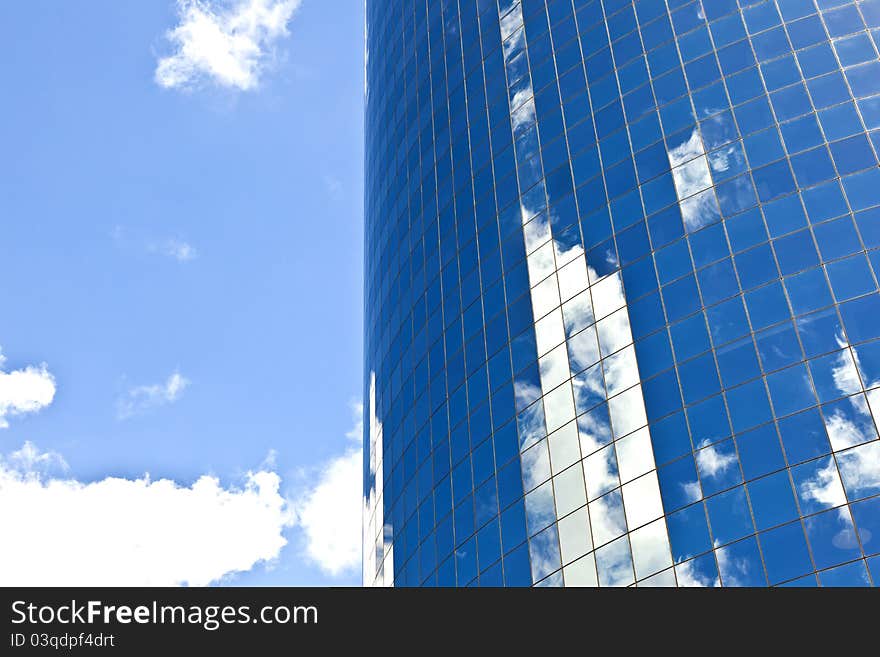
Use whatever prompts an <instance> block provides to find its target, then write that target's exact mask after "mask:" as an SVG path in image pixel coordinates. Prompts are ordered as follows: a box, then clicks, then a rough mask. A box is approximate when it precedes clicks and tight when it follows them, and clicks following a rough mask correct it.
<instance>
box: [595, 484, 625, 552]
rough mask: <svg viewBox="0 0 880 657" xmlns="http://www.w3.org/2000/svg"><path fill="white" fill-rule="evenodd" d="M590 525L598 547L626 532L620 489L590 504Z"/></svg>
mask: <svg viewBox="0 0 880 657" xmlns="http://www.w3.org/2000/svg"><path fill="white" fill-rule="evenodd" d="M590 523H591V525H592V528H593V541H595V543H596V545H604V544H605V543H608V542H609V541H612V540H614V539H615V538H617V537H618V536H621V535H623V534H624V533H625V532H626V517H625V515H624V511H623V498H622V497H621V495H620V489H618V490H616V491H613V492H611V493H608V494H607V495H605V496H604V497H600V498H599V499H598V500H594V501H593V502H590ZM628 551H629V550H627V552H628Z"/></svg>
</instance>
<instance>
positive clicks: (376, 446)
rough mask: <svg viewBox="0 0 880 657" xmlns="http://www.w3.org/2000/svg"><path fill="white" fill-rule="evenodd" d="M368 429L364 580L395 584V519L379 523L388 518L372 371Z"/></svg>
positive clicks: (380, 425) (380, 434) (386, 584)
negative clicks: (383, 491) (380, 524)
mask: <svg viewBox="0 0 880 657" xmlns="http://www.w3.org/2000/svg"><path fill="white" fill-rule="evenodd" d="M368 412H369V418H368V424H367V431H368V434H367V435H368V445H369V453H368V465H369V475H368V479H367V482H366V487H365V488H366V489H365V491H364V501H363V546H364V558H363V583H364V585H365V586H370V585H375V586H391V585H392V584H393V582H394V548H393V546H392V539H393V535H394V531H393V528H392V526H391V523H390V522H389V523H385V524H383V525H382V526H381V527H379V523H381V522H382V521H383V518H385V512H384V508H383V496H382V481H383V478H382V445H383V435H382V422H381V421H380V420H379V418H378V415H377V413H376V373H375V372H370V400H369V407H368Z"/></svg>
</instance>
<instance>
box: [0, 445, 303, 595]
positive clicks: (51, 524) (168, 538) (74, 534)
mask: <svg viewBox="0 0 880 657" xmlns="http://www.w3.org/2000/svg"><path fill="white" fill-rule="evenodd" d="M65 468H66V464H65V463H64V460H63V459H62V458H61V456H60V455H58V454H55V453H53V452H41V451H40V450H38V449H37V448H36V447H35V446H34V445H32V444H30V443H26V444H25V446H24V447H22V448H21V449H20V450H18V451H16V452H13V453H12V454H9V455H7V456H5V457H3V456H0V526H3V527H14V528H15V532H14V535H13V538H14V540H4V541H0V582H3V583H4V584H5V585H7V586H84V585H87V586H178V585H184V584H188V585H192V586H204V585H207V584H210V583H212V582H218V581H220V580H222V579H223V578H224V577H226V576H228V575H230V574H232V573H235V572H242V571H247V570H250V569H251V568H253V567H254V566H255V565H256V564H258V563H260V562H265V561H269V560H272V559H275V558H276V557H277V556H278V554H279V552H280V551H281V548H282V547H284V545H285V544H286V539H285V538H284V534H283V532H284V529H285V527H287V526H288V525H289V524H290V522H291V520H292V514H291V511H290V507H289V505H288V502H287V501H286V500H285V499H284V497H283V496H282V495H281V494H280V493H279V488H280V483H281V480H280V477H279V476H278V475H277V474H276V473H274V472H269V471H260V472H251V473H248V474H247V475H246V477H245V478H244V480H243V481H242V482H241V484H240V485H239V486H233V487H224V486H222V485H221V484H220V482H219V480H218V479H217V478H215V477H211V476H207V475H206V476H202V477H200V478H199V479H198V480H197V481H196V482H195V483H193V484H192V485H191V486H184V485H180V484H178V483H176V482H173V481H169V480H167V479H162V480H158V481H153V480H151V479H150V477H149V475H144V476H143V477H142V478H140V479H120V478H115V477H108V478H106V479H102V480H100V481H94V482H88V483H85V482H80V481H77V480H75V479H71V478H65V477H63V476H59V475H56V476H51V475H50V474H49V472H50V471H51V470H52V469H55V470H58V469H62V470H63V469H65Z"/></svg>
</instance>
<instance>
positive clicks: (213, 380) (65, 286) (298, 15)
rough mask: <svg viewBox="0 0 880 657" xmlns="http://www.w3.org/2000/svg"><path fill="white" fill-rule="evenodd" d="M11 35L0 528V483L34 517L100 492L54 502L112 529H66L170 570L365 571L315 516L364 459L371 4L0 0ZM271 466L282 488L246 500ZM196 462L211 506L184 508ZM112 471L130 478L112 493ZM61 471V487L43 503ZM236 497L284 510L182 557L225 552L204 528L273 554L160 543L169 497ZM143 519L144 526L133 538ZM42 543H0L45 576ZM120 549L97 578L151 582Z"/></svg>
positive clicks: (252, 579)
mask: <svg viewBox="0 0 880 657" xmlns="http://www.w3.org/2000/svg"><path fill="white" fill-rule="evenodd" d="M173 30H177V32H172V31H173ZM218 39H219V41H218ZM0 42H2V43H3V52H4V56H3V57H2V58H0V78H2V79H3V80H4V86H5V88H6V94H4V96H5V100H4V101H3V102H2V103H0V144H2V148H3V151H4V154H5V156H4V157H2V158H0V222H2V227H3V230H2V233H0V280H2V281H3V283H2V284H0V309H2V321H0V346H2V353H3V355H4V357H5V358H6V361H5V363H3V364H2V367H0V372H2V373H0V377H5V378H4V379H3V380H0V421H4V417H5V422H6V423H8V425H9V427H8V428H6V429H0V454H4V455H5V456H4V457H2V459H0V517H3V516H4V513H5V514H6V516H5V517H6V518H7V519H8V517H9V514H10V513H16V512H13V511H10V506H11V505H10V504H9V503H8V501H9V499H10V495H11V494H12V493H11V491H17V492H16V497H14V498H12V499H15V500H21V499H22V496H24V499H25V500H30V499H31V497H33V499H34V500H36V501H35V502H34V506H33V507H32V508H31V509H28V508H25V507H26V506H27V503H25V504H24V505H23V506H22V508H23V509H24V511H28V513H27V517H31V516H35V514H42V515H39V517H40V518H42V519H43V520H46V519H51V518H52V517H53V514H60V513H61V511H60V510H59V508H60V507H64V506H65V504H66V503H67V500H70V499H80V498H77V497H76V496H77V495H79V496H83V495H85V493H84V492H83V491H91V492H92V493H94V495H92V496H91V497H100V496H102V495H103V496H105V497H106V496H109V498H113V499H112V502H111V500H109V499H105V498H102V500H101V501H100V502H97V503H96V506H95V507H89V506H88V504H75V505H73V506H74V508H75V509H79V511H76V510H74V511H72V512H71V511H70V509H68V510H67V512H66V513H67V514H70V513H74V514H77V513H81V514H83V518H81V519H85V520H89V516H88V515H87V514H88V513H89V512H90V508H91V509H92V511H93V512H94V513H98V512H99V511H101V510H103V509H111V508H112V509H114V510H113V511H108V513H110V515H111V518H104V520H109V522H110V523H111V524H114V523H116V522H117V521H118V526H119V527H120V529H119V531H110V530H108V533H106V534H100V533H99V534H93V533H92V534H90V533H89V532H87V531H82V532H81V533H79V534H76V535H75V536H73V537H72V538H68V539H67V540H68V541H72V542H73V544H74V545H80V546H81V548H82V550H84V551H88V549H92V550H94V551H97V552H98V553H99V554H100V553H101V552H102V550H105V549H108V550H109V549H110V548H111V547H112V548H113V549H116V550H124V549H125V548H126V546H127V545H129V544H131V545H139V546H141V548H143V546H144V544H146V546H147V547H146V548H143V549H146V550H147V552H148V553H147V554H146V555H141V557H142V558H144V559H146V561H148V562H150V563H154V562H156V563H155V564H154V566H150V568H153V567H154V568H155V578H156V581H159V580H162V581H165V579H167V578H171V579H174V580H175V581H177V580H180V581H187V582H191V583H197V582H200V581H202V580H204V579H208V580H211V581H218V580H217V579H214V578H213V577H212V576H213V575H215V574H216V573H226V574H224V576H223V577H222V578H220V579H219V581H222V582H223V583H231V584H280V585H288V584H302V585H311V584H316V585H320V584H356V583H359V581H360V571H359V567H358V566H357V564H354V565H353V564H352V557H351V554H352V551H353V550H354V549H355V547H353V539H352V537H354V538H355V539H356V538H357V536H358V535H359V531H360V528H359V527H355V528H354V529H353V531H352V528H351V527H343V528H338V527H333V526H322V525H321V522H322V521H321V520H320V517H321V516H323V514H324V512H325V511H326V512H328V513H329V512H333V513H330V515H333V516H334V517H348V518H352V517H354V516H355V514H356V513H357V509H356V507H358V505H359V504H360V500H359V499H358V498H357V496H354V497H355V499H350V498H351V497H352V496H351V495H348V492H347V491H340V492H339V493H338V495H337V494H336V493H335V491H336V488H335V487H334V486H327V485H325V486H323V488H322V487H321V484H322V483H324V484H327V483H328V481H330V480H328V477H332V476H333V473H334V472H336V473H337V474H338V475H340V476H343V475H344V474H345V473H346V472H350V471H351V469H349V470H345V467H346V466H347V464H348V462H346V461H345V459H349V460H350V461H351V462H353V460H354V459H355V458H357V457H356V456H355V455H354V454H355V452H356V451H357V443H356V441H355V440H353V439H352V438H351V437H347V436H346V434H347V433H350V432H351V431H352V430H353V428H355V425H356V419H357V418H356V417H355V414H354V413H353V411H352V405H353V404H354V403H356V402H358V401H359V400H360V395H361V388H362V376H361V365H362V352H361V350H362V291H361V290H362V286H361V277H362V197H363V191H362V178H363V156H362V142H363V120H362V114H363V103H362V101H363V87H364V82H363V3H362V2H361V0H336V1H334V2H326V1H321V0H304V1H303V2H301V3H299V2H296V1H293V0H227V1H225V2H219V1H217V0H215V1H211V2H209V1H207V0H205V2H202V3H200V4H196V3H193V2H189V1H188V0H181V1H180V2H178V1H177V0H155V1H152V2H137V3H133V2H125V3H120V2H118V1H117V0H90V1H89V2H76V3H72V2H58V1H57V0H29V1H28V2H4V3H0ZM163 61H164V62H166V63H165V64H164V65H163V64H162V62H163ZM44 363H45V367H43V365H42V364H44ZM4 381H5V383H4ZM31 384H33V386H32V387H28V386H31ZM40 385H42V386H43V388H40ZM47 385H48V386H50V387H53V391H54V395H53V394H50V393H51V392H52V391H48V392H47V390H46V386H47ZM31 390H34V392H33V394H31V393H30V392H28V391H31ZM4 391H5V393H4ZM4 394H6V396H7V397H8V399H6V400H5V401H4V399H3V395H4ZM29 394H31V396H33V397H34V398H33V399H28V398H27V397H28V395H29ZM16 395H17V396H18V397H19V398H18V399H15V397H16ZM4 409H5V411H4ZM0 424H2V422H0ZM258 471H259V472H262V473H263V474H266V475H273V476H277V478H278V481H280V483H279V484H278V485H277V491H276V490H275V488H274V486H275V484H274V483H273V484H271V485H269V484H266V487H265V488H261V489H260V491H261V493H260V495H256V494H255V491H256V486H257V485H256V484H255V483H254V482H253V481H252V480H249V479H248V475H247V473H248V472H258ZM4 473H5V475H4ZM145 473H149V476H150V480H149V482H155V481H156V480H160V479H168V480H171V481H174V482H176V492H174V493H171V494H170V497H164V496H163V495H159V494H158V493H157V489H156V488H155V486H154V487H153V488H150V486H151V483H149V482H145V481H144V479H143V476H144V474H145ZM205 475H207V476H210V477H215V478H216V479H217V481H216V486H215V488H214V489H212V490H213V495H214V497H213V498H211V496H210V495H208V497H209V498H211V501H208V502H205V504H206V505H207V507H200V506H199V504H193V505H190V504H189V503H188V501H191V500H190V498H193V497H198V496H196V495H194V494H193V489H191V488H189V487H190V486H192V485H193V483H194V482H195V481H197V480H198V479H199V478H200V477H202V476H205ZM4 476H5V479H4ZM108 477H113V478H119V479H120V480H125V481H122V482H115V483H114V485H118V486H119V488H118V490H116V491H115V492H113V490H114V489H113V487H112V486H110V483H113V482H109V481H108V480H107V478H108ZM53 481H60V482H62V483H63V484H64V486H62V487H61V489H62V490H67V491H68V493H67V495H68V497H67V498H59V499H60V501H56V502H52V501H51V500H48V501H47V497H46V491H48V490H49V489H50V488H51V483H52V482H53ZM138 481H140V482H141V485H136V483H137V482H138ZM248 481H251V483H250V489H249V488H248V486H249V484H248ZM126 482H127V483H126ZM330 483H332V481H330ZM89 485H91V486H92V488H88V486H89ZM4 487H5V488H6V489H7V491H6V492H7V493H8V494H7V495H3V490H2V489H3V488H4ZM16 487H17V488H16ZM65 487H66V488H65ZM102 487H105V488H106V489H107V490H104V488H102ZM144 488H146V489H148V491H147V492H146V493H145V491H144V490H143V489H144ZM270 489H271V490H270ZM248 490H250V494H249V493H248ZM354 490H359V482H358V485H357V486H355V487H354ZM120 491H121V492H120ZM125 491H129V492H132V491H135V492H133V493H132V497H131V500H132V501H131V506H130V507H128V508H127V507H126V500H127V499H128V498H126V495H127V493H126V492H125ZM150 491H152V492H150ZM315 491H317V492H315ZM328 491H329V492H328ZM154 493H155V494H154ZM346 495H348V497H346ZM175 496H178V497H175ZM224 496H225V497H224ZM4 497H5V498H6V502H4ZM91 497H90V498H89V499H91ZM160 498H161V499H160ZM227 498H228V499H230V500H233V501H237V502H242V503H243V506H242V508H241V513H242V514H243V516H244V517H246V518H255V517H258V516H260V517H262V516H261V513H262V511H265V510H266V508H268V507H271V509H272V510H271V512H267V513H266V514H265V516H266V518H267V519H266V520H265V522H264V524H263V525H262V526H255V527H249V526H247V525H242V526H241V528H240V530H241V531H239V532H234V533H232V534H229V533H228V532H229V530H228V529H226V530H222V529H216V528H210V527H209V528H207V529H205V530H204V531H202V532H201V533H199V534H198V535H194V536H193V537H190V543H192V546H191V547H180V548H179V550H180V551H181V552H187V551H191V552H192V554H187V555H186V556H185V557H184V559H183V560H184V561H186V560H187V559H189V560H190V562H192V563H199V561H200V558H199V557H200V554H199V552H200V551H203V552H204V551H208V552H211V553H212V554H213V552H214V551H217V552H223V550H226V549H227V548H226V547H225V546H221V547H219V548H218V547H216V546H215V547H214V548H212V547H211V546H210V544H204V543H205V541H206V540H207V539H206V538H204V537H209V536H213V537H214V540H217V541H220V542H225V541H227V540H231V541H233V542H234V541H237V540H238V539H236V538H235V534H236V533H238V534H241V533H246V534H249V535H252V536H255V537H257V536H263V535H265V542H264V543H263V544H260V545H257V544H253V545H249V544H246V543H247V540H249V539H241V542H242V543H245V544H242V545H237V546H235V547H234V549H233V551H234V552H235V554H234V555H230V556H229V558H228V559H225V560H224V557H223V555H219V556H216V555H215V556H216V561H217V563H216V568H215V570H214V571H204V572H199V573H194V574H190V573H188V571H187V570H186V564H165V565H163V563H164V562H163V563H158V562H159V561H161V559H159V558H158V557H156V558H155V559H154V558H153V556H152V555H151V554H149V550H150V549H155V550H159V547H151V546H157V545H158V546H161V544H162V541H166V542H167V540H168V536H173V535H174V534H173V532H172V531H171V528H172V526H173V525H174V522H176V521H180V520H181V519H180V518H178V519H177V520H175V519H174V518H168V514H173V513H175V509H178V508H179V509H181V511H180V513H181V514H182V515H181V518H182V519H183V522H184V523H186V522H188V520H187V517H186V515H185V514H187V513H193V514H195V515H196V516H199V517H211V518H214V517H215V516H214V515H212V514H213V512H214V511H217V514H216V520H217V522H218V523H221V524H222V523H227V522H228V521H234V519H235V518H236V517H237V516H235V515H234V512H230V513H231V515H224V513H226V511H224V510H223V509H224V508H225V507H224V505H223V504H222V503H221V501H222V499H227ZM279 498H280V499H281V500H282V506H279V505H278V504H277V503H278V500H279ZM82 499H85V498H84V497H83V498H82ZM184 500H187V501H184ZM17 504H19V503H18V502H17ZM89 504H90V503H89ZM247 504H255V505H256V507H257V510H256V511H255V510H254V509H251V508H249V507H247ZM261 505H262V506H261ZM273 505H274V506H273ZM309 505H311V506H309ZM334 505H340V508H343V509H344V511H343V512H340V513H336V511H338V509H337V507H336V506H334ZM4 506H5V507H6V511H4V510H3V507H4ZM20 506H21V505H20ZM226 506H229V505H226ZM233 506H234V504H233ZM206 508H207V511H206ZM303 509H305V512H304V511H303ZM24 511H22V510H21V509H19V511H18V512H17V513H20V514H24ZM114 513H116V514H118V515H117V516H115V520H114V519H113V517H114V516H113V514H114ZM346 513H348V515H347V516H346V515H345V514H346ZM125 515H134V516H135V517H141V518H145V519H146V520H145V521H144V523H143V524H139V523H137V522H134V521H132V520H131V519H128V520H126V521H125V522H122V520H121V518H122V516H125ZM24 517H25V516H24V515H22V516H21V517H19V518H18V521H19V522H28V521H27V519H24V520H22V518H24ZM304 517H305V518H306V519H305V520H304V519H303V518H304ZM282 518H283V521H282V520H279V519H282ZM308 518H311V519H312V520H308ZM315 518H318V520H315ZM91 519H92V520H97V521H100V520H101V518H94V517H92V518H91ZM253 522H254V523H258V522H260V521H258V520H254V521H253ZM41 524H45V523H41ZM144 525H146V527H147V530H148V531H147V533H148V534H149V536H150V537H149V538H146V539H145V538H144V537H143V536H139V537H138V538H137V539H135V538H132V537H130V536H126V535H124V534H125V532H126V531H128V532H134V533H136V534H137V533H138V532H140V531H143V527H144ZM215 529H216V531H217V532H219V533H217V534H216V535H215V534H212V533H211V532H213V531H214V530H215ZM41 531H42V530H41ZM74 531H76V530H74ZM224 531H225V532H227V533H226V534H224V533H223V532H224ZM279 532H281V535H282V536H283V538H284V539H286V540H287V545H286V546H285V547H283V548H280V549H279V545H278V543H279V541H278V535H279ZM23 533H24V532H22V534H23ZM230 536H232V538H229V537H230ZM45 538H46V539H47V540H49V539H51V534H49V535H47V536H46V537H45ZM35 540H36V539H35V538H31V539H29V538H25V537H24V536H23V535H21V534H20V535H19V539H18V546H17V547H12V548H9V547H7V548H2V547H0V553H2V552H3V551H4V549H5V550H6V551H7V555H6V557H5V558H4V559H2V560H3V561H4V562H7V564H8V563H12V562H15V560H19V561H20V560H21V559H31V560H33V561H34V562H35V563H27V564H25V565H24V566H22V564H21V563H18V564H17V565H16V567H15V568H14V569H12V568H11V567H10V566H7V573H9V572H13V570H14V571H15V572H16V573H19V574H18V577H20V578H31V579H30V580H28V581H34V582H37V581H42V580H41V579H40V578H41V577H48V575H46V572H51V571H46V570H45V569H41V567H40V563H39V561H38V559H37V558H36V557H28V556H27V555H28V554H29V553H31V552H33V545H32V543H33V542H34V541H35ZM253 540H254V541H255V542H257V541H258V539H257V538H254V539H253ZM90 541H91V542H93V543H94V544H92V545H90ZM56 549H57V548H56ZM10 550H11V552H10ZM47 550H48V549H47ZM47 550H41V551H40V552H39V556H40V557H41V558H42V559H43V560H44V563H45V560H51V559H52V558H53V555H52V554H51V552H50V551H47ZM23 555H24V556H23ZM266 556H268V557H273V556H275V557H277V558H269V560H268V562H267V561H266V560H265V559H264V558H263V557H266ZM106 558H107V557H106V556H105V559H106ZM210 558H214V557H210ZM210 558H209V560H210ZM114 559H118V561H119V563H118V564H117V563H115V562H114V567H115V568H116V570H115V571H114V573H115V575H109V574H106V573H101V572H96V573H95V577H96V578H97V579H100V580H101V581H111V582H112V581H115V582H120V583H127V582H130V581H133V582H135V583H139V582H140V580H139V579H138V578H139V577H140V576H141V575H140V574H139V567H138V566H137V565H136V564H135V563H134V560H132V559H129V558H127V557H114ZM358 559H359V553H358ZM166 561H167V559H166ZM187 563H189V562H187ZM254 563H255V564H256V565H253V568H251V569H250V570H249V571H248V572H244V573H238V574H230V573H234V571H237V570H242V569H244V566H249V565H252V564H254ZM62 564H63V559H62ZM241 564H244V566H242V565H241ZM59 567H60V566H59ZM94 568H95V569H100V568H101V565H100V563H99V562H96V564H95V565H94ZM3 569H4V566H2V565H0V579H2V577H3V572H4V570H3ZM83 570H84V571H85V573H87V574H88V573H89V572H90V571H89V570H88V568H84V569H83ZM227 571H228V572H227ZM22 573H24V574H22ZM56 576H57V574H56ZM83 576H85V575H83ZM114 577H115V579H114ZM163 578H165V579H163ZM83 583H90V582H83Z"/></svg>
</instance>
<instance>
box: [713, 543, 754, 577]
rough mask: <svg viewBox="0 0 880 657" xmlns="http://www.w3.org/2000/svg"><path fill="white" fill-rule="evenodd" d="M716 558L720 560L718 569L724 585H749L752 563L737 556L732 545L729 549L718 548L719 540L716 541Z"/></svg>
mask: <svg viewBox="0 0 880 657" xmlns="http://www.w3.org/2000/svg"><path fill="white" fill-rule="evenodd" d="M715 548H716V552H715V558H716V559H717V560H718V570H719V571H720V573H721V579H722V580H724V586H748V582H750V581H751V578H750V564H749V561H748V560H747V559H744V558H742V557H740V558H736V557H735V556H734V555H733V550H732V549H731V547H730V546H728V549H722V550H718V549H717V548H718V541H715Z"/></svg>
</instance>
